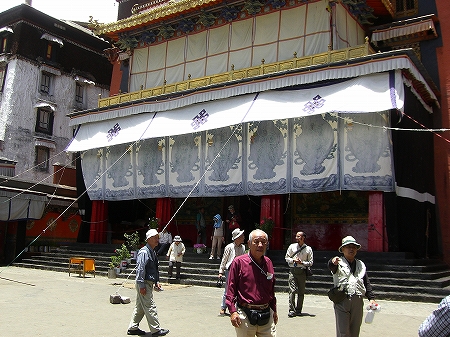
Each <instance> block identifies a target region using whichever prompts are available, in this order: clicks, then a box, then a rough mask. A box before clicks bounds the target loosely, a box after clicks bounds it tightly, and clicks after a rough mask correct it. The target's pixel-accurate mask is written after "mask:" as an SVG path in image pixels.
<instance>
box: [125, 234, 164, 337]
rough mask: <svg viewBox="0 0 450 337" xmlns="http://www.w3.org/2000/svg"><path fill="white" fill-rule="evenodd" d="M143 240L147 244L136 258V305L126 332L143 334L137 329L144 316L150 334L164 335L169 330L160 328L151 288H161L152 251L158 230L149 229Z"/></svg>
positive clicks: (155, 259)
mask: <svg viewBox="0 0 450 337" xmlns="http://www.w3.org/2000/svg"><path fill="white" fill-rule="evenodd" d="M145 240H146V241H147V244H146V245H145V246H144V247H142V248H141V249H140V250H139V252H138V254H137V259H136V292H137V296H136V305H135V307H134V310H133V314H132V315H131V321H130V324H129V326H128V332H127V334H128V335H145V334H146V332H145V331H143V330H141V329H139V323H140V322H141V320H142V318H144V316H145V318H147V322H148V326H149V327H150V332H151V334H152V336H164V335H167V334H168V333H169V330H167V329H161V327H160V325H159V320H158V312H157V310H156V304H155V301H154V300H153V289H154V290H155V291H161V290H162V288H161V285H160V284H159V270H158V256H157V254H156V252H155V251H154V249H155V247H156V246H157V245H158V240H159V234H158V231H157V230H156V229H150V230H149V231H148V232H147V233H146V235H145Z"/></svg>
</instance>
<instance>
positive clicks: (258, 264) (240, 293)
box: [226, 229, 278, 337]
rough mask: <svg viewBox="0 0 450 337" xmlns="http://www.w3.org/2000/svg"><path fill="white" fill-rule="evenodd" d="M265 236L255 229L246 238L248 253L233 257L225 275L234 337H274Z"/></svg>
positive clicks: (271, 278) (270, 271) (274, 303)
mask: <svg viewBox="0 0 450 337" xmlns="http://www.w3.org/2000/svg"><path fill="white" fill-rule="evenodd" d="M268 242H269V240H268V236H267V234H266V233H265V232H264V231H262V230H259V229H255V230H254V231H252V232H251V233H250V235H249V240H248V246H249V247H250V252H249V253H248V254H244V255H241V256H238V257H236V258H235V259H234V260H233V262H232V263H231V266H230V270H229V273H228V288H227V295H226V305H227V307H228V310H229V311H230V314H231V316H230V319H231V324H232V325H233V326H234V327H235V330H236V336H237V337H254V336H258V337H275V336H276V326H275V325H276V324H277V322H278V314H277V299H276V297H275V291H274V289H275V276H274V270H273V264H272V261H271V260H270V259H269V258H268V257H267V256H265V255H264V254H265V252H266V248H267V243H268Z"/></svg>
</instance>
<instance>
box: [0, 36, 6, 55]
mask: <svg viewBox="0 0 450 337" xmlns="http://www.w3.org/2000/svg"><path fill="white" fill-rule="evenodd" d="M0 42H1V45H0V54H2V53H6V42H7V39H6V37H0Z"/></svg>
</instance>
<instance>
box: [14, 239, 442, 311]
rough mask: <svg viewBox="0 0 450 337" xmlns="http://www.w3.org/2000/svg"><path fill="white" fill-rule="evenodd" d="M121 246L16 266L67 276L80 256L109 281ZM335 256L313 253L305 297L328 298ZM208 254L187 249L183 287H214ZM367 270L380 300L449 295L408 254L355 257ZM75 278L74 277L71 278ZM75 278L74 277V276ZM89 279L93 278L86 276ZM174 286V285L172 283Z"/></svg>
mask: <svg viewBox="0 0 450 337" xmlns="http://www.w3.org/2000/svg"><path fill="white" fill-rule="evenodd" d="M117 247H119V245H92V244H71V245H67V246H61V247H59V248H57V249H52V250H51V251H50V252H41V253H26V254H24V256H23V257H22V261H21V262H16V263H14V265H15V266H18V267H24V268H35V269H45V270H52V271H57V272H64V273H67V272H68V261H69V258H70V257H73V256H82V257H87V258H93V259H95V261H96V276H107V273H108V269H109V266H108V264H109V262H110V256H112V255H114V250H115V249H116V248H117ZM284 254H285V252H284V251H273V250H272V251H269V252H268V256H269V257H270V258H271V259H272V261H273V263H274V268H275V275H276V278H277V284H276V288H275V289H276V291H277V292H287V291H288V285H287V280H288V273H289V267H288V266H287V265H286V262H285V260H284ZM335 255H338V253H337V252H314V261H315V262H314V266H313V268H312V269H313V272H314V276H313V277H312V278H311V279H309V280H308V281H307V291H308V293H311V294H318V295H326V293H327V291H328V289H329V288H331V287H332V277H331V273H330V271H329V270H328V268H327V261H328V259H330V258H331V257H333V256H335ZM208 257H209V254H197V253H196V252H195V251H194V249H193V248H192V247H188V248H187V250H186V254H185V257H184V261H183V264H182V267H181V280H179V282H180V283H181V284H188V285H199V286H208V287H215V286H216V283H217V275H218V270H219V264H220V260H217V259H214V260H209V259H208ZM358 257H359V258H361V259H362V260H363V261H364V262H365V263H366V265H367V267H368V270H369V275H370V279H371V283H372V284H373V287H374V291H375V293H376V295H377V298H379V299H392V300H402V301H405V300H411V301H422V302H436V303H437V302H439V301H440V300H441V299H442V298H443V297H445V296H446V295H447V294H448V293H449V291H450V268H448V266H447V265H445V264H444V263H442V262H441V261H439V260H432V259H414V257H413V256H412V254H410V253H403V252H398V253H397V252H396V253H367V252H358ZM134 267H135V264H134V263H131V264H130V265H129V266H128V268H126V269H125V270H124V271H123V272H122V273H121V274H119V275H117V278H118V280H125V279H127V278H128V279H129V282H134V278H135V272H134V270H133V269H134ZM167 270H168V263H167V260H166V258H165V257H160V274H161V280H162V281H163V282H168V281H169V280H168V279H167ZM75 275H76V274H75ZM75 277H77V276H75ZM89 277H92V276H91V275H89ZM171 282H172V281H171Z"/></svg>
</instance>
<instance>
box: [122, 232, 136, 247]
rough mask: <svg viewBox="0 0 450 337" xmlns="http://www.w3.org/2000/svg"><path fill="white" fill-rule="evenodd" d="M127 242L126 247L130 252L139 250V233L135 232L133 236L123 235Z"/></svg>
mask: <svg viewBox="0 0 450 337" xmlns="http://www.w3.org/2000/svg"><path fill="white" fill-rule="evenodd" d="M123 236H124V237H125V239H126V240H127V242H126V245H127V247H128V248H129V249H130V250H137V249H138V248H139V233H138V232H134V233H131V234H127V233H125V234H124V235H123Z"/></svg>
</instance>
